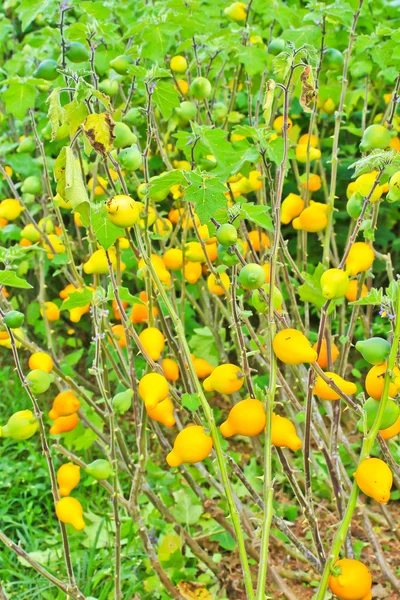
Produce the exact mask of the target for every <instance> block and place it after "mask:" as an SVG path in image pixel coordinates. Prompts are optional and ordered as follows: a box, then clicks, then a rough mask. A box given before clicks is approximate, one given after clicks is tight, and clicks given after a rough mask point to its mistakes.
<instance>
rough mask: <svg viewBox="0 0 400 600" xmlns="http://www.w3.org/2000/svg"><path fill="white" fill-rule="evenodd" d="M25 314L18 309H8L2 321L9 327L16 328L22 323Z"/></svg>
mask: <svg viewBox="0 0 400 600" xmlns="http://www.w3.org/2000/svg"><path fill="white" fill-rule="evenodd" d="M24 320H25V315H24V313H22V312H19V311H18V310H10V311H9V312H8V313H7V314H6V316H5V317H4V319H3V322H4V324H5V325H7V327H9V328H10V329H18V327H22V325H23V324H24Z"/></svg>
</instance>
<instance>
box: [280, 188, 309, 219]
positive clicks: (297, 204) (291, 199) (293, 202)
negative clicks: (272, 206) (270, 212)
mask: <svg viewBox="0 0 400 600" xmlns="http://www.w3.org/2000/svg"><path fill="white" fill-rule="evenodd" d="M303 208H304V200H303V198H301V196H298V195H297V194H292V193H290V194H289V195H288V196H286V198H285V199H284V200H283V202H282V205H281V223H283V224H284V225H288V224H289V223H290V222H291V221H293V219H295V218H296V217H298V216H299V214H300V213H301V211H302V210H303Z"/></svg>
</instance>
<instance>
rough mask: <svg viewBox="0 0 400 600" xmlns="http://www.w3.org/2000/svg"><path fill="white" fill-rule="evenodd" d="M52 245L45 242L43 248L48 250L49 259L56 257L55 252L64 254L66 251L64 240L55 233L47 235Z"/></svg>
mask: <svg viewBox="0 0 400 600" xmlns="http://www.w3.org/2000/svg"><path fill="white" fill-rule="evenodd" d="M47 238H48V240H49V242H50V244H51V247H52V248H50V246H49V244H48V243H47V242H43V248H44V249H45V250H46V252H47V258H48V259H49V260H52V259H53V258H54V252H55V253H56V254H62V253H63V252H65V246H64V244H63V242H62V241H61V240H60V238H59V237H58V235H55V234H54V233H50V234H49V235H48V236H47ZM53 250H54V252H53Z"/></svg>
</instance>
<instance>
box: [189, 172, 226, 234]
mask: <svg viewBox="0 0 400 600" xmlns="http://www.w3.org/2000/svg"><path fill="white" fill-rule="evenodd" d="M186 178H187V179H188V180H189V181H190V183H191V185H190V186H189V187H187V188H186V189H185V195H184V199H185V200H186V201H187V202H194V203H195V204H196V209H195V210H196V214H197V216H198V217H199V219H200V222H201V224H202V225H203V224H204V223H207V222H208V221H209V220H210V219H211V217H213V216H214V214H215V211H216V210H218V209H219V208H224V207H225V206H226V205H227V203H228V201H227V199H226V197H225V196H224V193H225V192H226V187H225V186H224V184H223V183H221V182H220V181H219V180H218V179H217V178H216V177H212V176H210V175H205V176H201V175H199V174H197V173H187V175H186Z"/></svg>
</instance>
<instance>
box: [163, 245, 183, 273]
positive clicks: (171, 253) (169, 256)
mask: <svg viewBox="0 0 400 600" xmlns="http://www.w3.org/2000/svg"><path fill="white" fill-rule="evenodd" d="M163 261H164V264H165V267H166V268H167V269H168V270H169V271H180V270H181V269H182V265H183V252H182V250H181V249H180V248H170V249H169V250H167V251H166V252H165V254H164V256H163Z"/></svg>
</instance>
